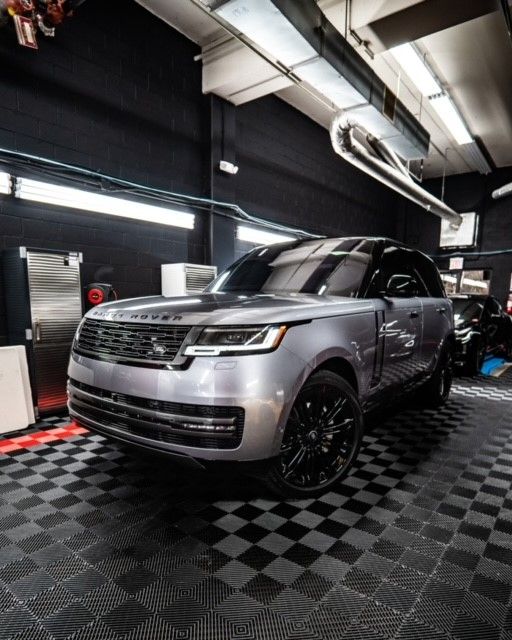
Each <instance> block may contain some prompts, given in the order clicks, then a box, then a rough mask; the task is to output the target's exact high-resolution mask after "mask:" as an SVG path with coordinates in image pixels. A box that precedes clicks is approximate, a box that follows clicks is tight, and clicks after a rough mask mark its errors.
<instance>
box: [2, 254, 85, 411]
mask: <svg viewBox="0 0 512 640" xmlns="http://www.w3.org/2000/svg"><path fill="white" fill-rule="evenodd" d="M4 253H5V255H4V258H3V266H4V268H3V274H4V281H5V290H6V300H5V303H6V309H7V331H8V342H9V344H24V345H26V348H27V353H28V359H29V366H30V373H31V384H32V395H33V398H34V405H35V407H36V408H37V410H38V412H39V413H40V414H48V413H51V412H54V411H59V410H61V409H64V408H65V406H66V369H67V363H68V358H69V352H70V349H71V343H72V341H73V336H74V334H75V331H76V328H77V326H78V324H79V322H80V320H81V318H82V295H81V285H80V262H81V254H79V253H77V252H69V251H55V250H44V249H29V248H26V247H20V248H18V249H15V250H8V251H5V252H4Z"/></svg>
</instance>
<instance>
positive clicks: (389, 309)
mask: <svg viewBox="0 0 512 640" xmlns="http://www.w3.org/2000/svg"><path fill="white" fill-rule="evenodd" d="M395 276H408V277H409V278H411V279H412V280H415V279H416V274H415V272H414V269H413V266H412V264H411V262H410V259H409V255H408V252H407V250H405V249H403V248H401V247H395V246H393V245H388V246H386V247H385V249H384V253H383V256H382V259H381V263H380V265H379V268H378V270H377V271H376V273H375V276H374V280H373V282H372V284H371V286H370V290H369V297H372V298H377V300H376V303H375V304H376V310H377V313H378V314H379V312H381V313H382V315H380V314H379V315H380V317H381V318H383V319H382V321H381V323H380V327H379V341H380V342H381V344H382V371H381V376H380V378H381V379H380V385H379V386H380V388H381V389H382V388H384V387H388V386H391V385H402V384H404V383H406V382H407V381H409V380H411V379H412V378H414V376H415V375H416V374H417V373H418V372H419V371H420V370H421V341H422V331H423V313H422V306H421V301H420V298H419V296H418V295H417V294H418V291H417V290H416V291H408V292H405V293H404V294H403V295H399V296H397V295H387V294H386V289H387V285H388V283H389V282H390V281H391V280H392V278H393V277H395Z"/></svg>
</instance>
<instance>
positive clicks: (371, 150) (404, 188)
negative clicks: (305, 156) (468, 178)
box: [331, 113, 462, 227]
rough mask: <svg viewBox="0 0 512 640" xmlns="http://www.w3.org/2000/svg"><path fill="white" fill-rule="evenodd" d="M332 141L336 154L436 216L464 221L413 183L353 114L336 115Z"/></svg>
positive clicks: (394, 158)
mask: <svg viewBox="0 0 512 640" xmlns="http://www.w3.org/2000/svg"><path fill="white" fill-rule="evenodd" d="M331 141H332V146H333V148H334V150H335V151H336V153H337V154H338V155H340V156H341V157H342V158H344V159H345V160H347V161H348V162H350V163H351V164H353V165H354V166H355V167H357V168H358V169H360V170H361V171H364V172H365V173H367V174H368V175H370V176H372V177H373V178H375V179H376V180H379V182H382V183H383V184H385V185H386V186H388V187H390V188H391V189H393V190H394V191H397V192H398V193H400V194H401V195H402V196H404V197H405V198H408V199H409V200H412V202H414V203H416V204H417V205H419V206H420V207H423V208H424V209H426V210H427V211H430V212H431V213H433V214H434V215H436V216H439V217H440V218H444V219H445V220H449V221H450V223H451V224H452V226H454V227H458V226H460V224H461V223H462V218H461V216H460V215H459V214H458V213H457V212H455V211H454V210H453V209H451V208H450V207H449V206H448V205H446V204H445V203H444V202H442V201H441V200H439V199H438V198H436V197H435V196H433V195H432V194H431V193H429V192H428V191H426V190H425V189H423V187H421V186H420V185H419V184H417V183H416V182H414V180H413V179H412V178H411V177H410V176H409V174H408V172H407V169H406V168H405V167H404V165H403V164H402V163H401V161H400V159H399V158H398V157H397V156H396V155H395V154H394V152H393V151H392V150H391V149H389V148H388V147H387V146H386V144H385V143H383V142H382V140H378V139H377V138H375V136H372V135H371V134H369V133H368V132H367V131H365V130H364V129H363V128H361V126H360V125H359V123H357V122H354V120H353V119H352V118H351V114H350V113H339V114H338V115H337V116H335V117H334V118H333V120H332V123H331Z"/></svg>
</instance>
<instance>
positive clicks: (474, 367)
mask: <svg viewBox="0 0 512 640" xmlns="http://www.w3.org/2000/svg"><path fill="white" fill-rule="evenodd" d="M484 359H485V345H484V344H483V342H482V340H481V339H480V338H477V339H476V340H475V342H474V344H473V345H472V347H471V350H470V351H469V353H468V356H467V360H466V365H465V367H464V373H465V374H466V375H468V376H477V375H478V374H479V373H480V369H481V368H482V365H483V364H484Z"/></svg>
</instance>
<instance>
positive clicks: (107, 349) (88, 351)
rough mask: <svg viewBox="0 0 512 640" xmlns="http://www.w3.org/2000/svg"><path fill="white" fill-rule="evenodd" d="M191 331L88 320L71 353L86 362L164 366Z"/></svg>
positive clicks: (159, 326)
mask: <svg viewBox="0 0 512 640" xmlns="http://www.w3.org/2000/svg"><path fill="white" fill-rule="evenodd" d="M190 329H191V327H182V326H167V325H159V324H139V323H134V322H110V321H108V320H92V319H90V318H87V319H86V320H85V322H84V324H83V325H82V328H81V330H80V333H79V335H78V339H77V340H76V341H75V344H74V347H73V349H74V351H75V352H76V353H79V354H81V355H84V356H87V357H88V358H97V359H103V360H114V361H116V362H119V361H136V362H139V363H156V364H165V363H169V362H172V361H173V360H174V358H175V357H176V354H177V353H178V351H179V349H180V347H181V345H182V343H183V341H184V340H185V337H186V335H187V333H188V332H189V331H190Z"/></svg>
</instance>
